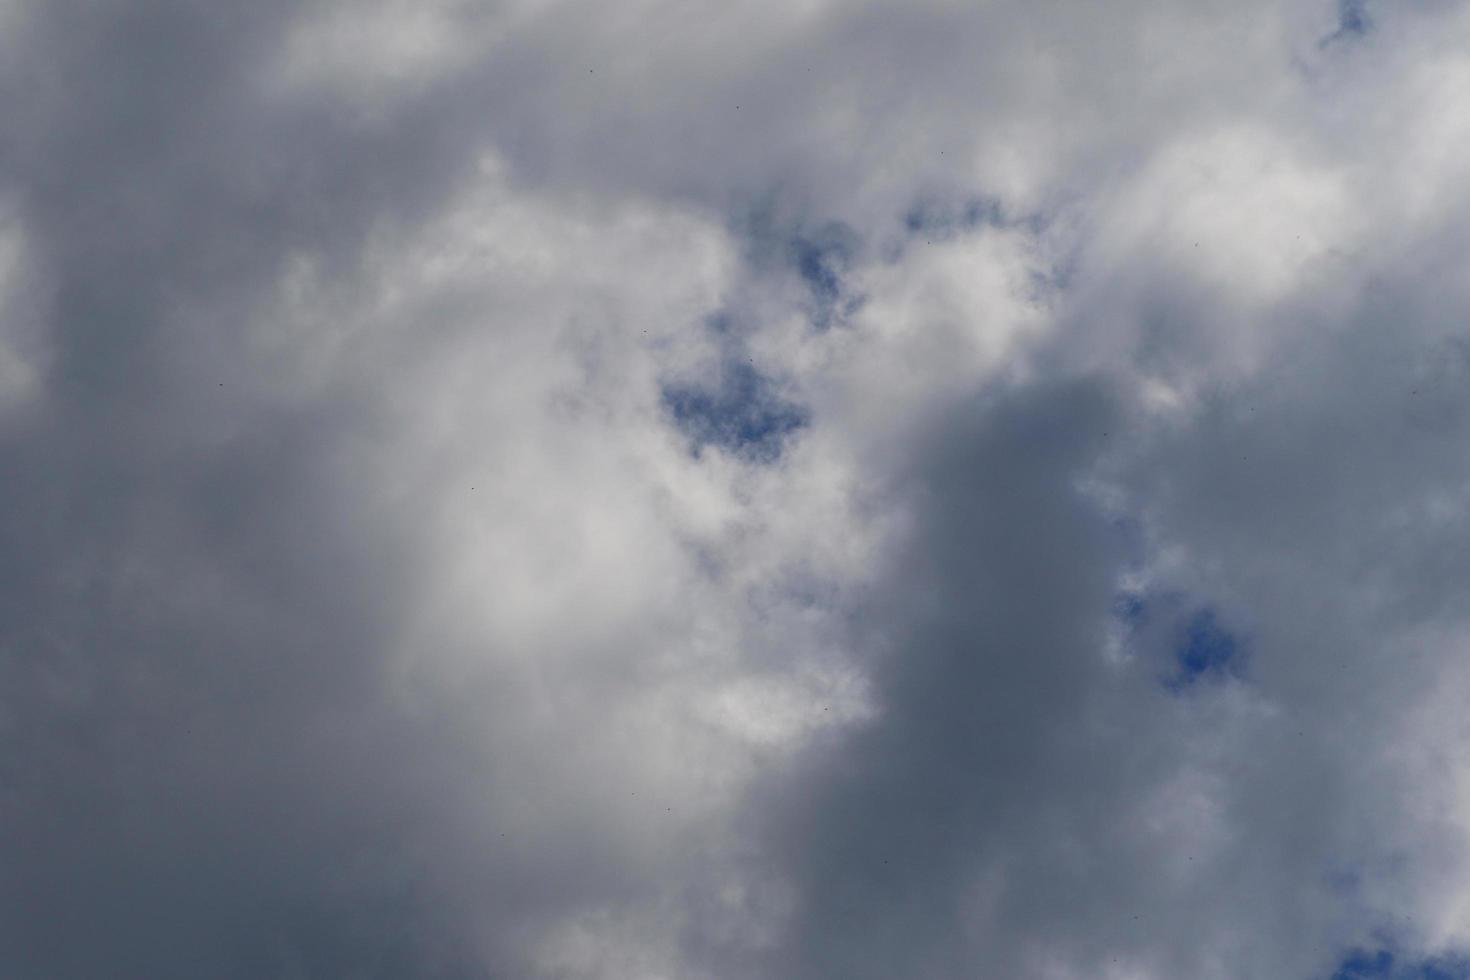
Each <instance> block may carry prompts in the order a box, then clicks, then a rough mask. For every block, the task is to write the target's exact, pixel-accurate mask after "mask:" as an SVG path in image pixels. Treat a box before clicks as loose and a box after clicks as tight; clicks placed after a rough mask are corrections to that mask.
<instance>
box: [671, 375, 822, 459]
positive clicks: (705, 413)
mask: <svg viewBox="0 0 1470 980" xmlns="http://www.w3.org/2000/svg"><path fill="white" fill-rule="evenodd" d="M663 403H664V405H665V407H666V408H667V409H668V410H669V412H670V413H671V414H672V415H673V418H674V422H675V424H677V425H678V427H679V428H680V429H681V430H682V431H683V432H684V433H685V434H686V435H687V436H688V437H689V439H690V441H691V443H692V444H693V449H694V451H695V452H698V451H699V450H700V449H702V448H703V447H705V446H709V445H714V446H718V447H720V448H721V449H724V450H726V451H728V452H731V453H735V454H737V455H741V456H745V457H747V458H752V459H757V460H761V461H764V462H770V461H772V460H774V459H776V458H777V457H778V456H779V455H780V454H781V449H782V447H783V445H784V442H785V440H786V438H787V437H788V436H789V435H790V434H791V433H792V432H795V431H796V430H797V429H800V428H802V427H803V426H805V425H806V424H807V422H808V420H809V416H808V412H807V411H806V409H804V408H803V407H802V406H800V405H797V404H796V403H794V402H792V401H789V400H787V399H785V398H783V397H782V396H781V395H780V393H779V392H778V391H777V390H776V386H775V385H774V384H773V383H772V381H771V380H770V378H768V377H766V376H765V375H763V374H761V373H760V372H759V371H757V370H756V369H755V368H754V367H753V366H751V365H750V364H748V363H745V362H743V361H737V360H727V361H726V362H725V363H724V364H723V365H722V366H721V369H720V375H719V379H718V381H717V382H716V383H715V384H714V385H713V386H706V385H697V384H696V385H666V386H665V387H664V389H663Z"/></svg>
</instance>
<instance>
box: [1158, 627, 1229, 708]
mask: <svg viewBox="0 0 1470 980" xmlns="http://www.w3.org/2000/svg"><path fill="white" fill-rule="evenodd" d="M1174 659H1175V663H1176V666H1177V668H1178V669H1177V670H1176V672H1175V674H1174V675H1173V676H1172V677H1170V678H1169V679H1168V681H1167V682H1166V683H1167V684H1168V686H1169V688H1170V689H1171V690H1181V689H1183V688H1186V687H1189V686H1190V685H1192V684H1195V683H1197V682H1199V681H1201V680H1206V679H1208V680H1223V679H1225V678H1228V677H1232V676H1234V675H1235V674H1236V672H1237V671H1238V668H1239V660H1240V644H1239V642H1238V641H1237V640H1236V637H1235V634H1233V633H1231V632H1230V631H1229V630H1227V629H1225V628H1224V627H1222V626H1221V625H1220V622H1219V620H1218V619H1217V618H1216V616H1215V613H1214V611H1213V610H1211V609H1201V610H1199V611H1198V612H1196V613H1195V614H1194V615H1193V616H1191V617H1190V619H1189V622H1188V623H1187V624H1186V625H1185V626H1184V628H1183V629H1182V630H1181V634H1180V636H1179V637H1178V641H1177V643H1176V645H1175V648H1174Z"/></svg>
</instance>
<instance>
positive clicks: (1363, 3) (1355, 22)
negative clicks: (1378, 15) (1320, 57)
mask: <svg viewBox="0 0 1470 980" xmlns="http://www.w3.org/2000/svg"><path fill="white" fill-rule="evenodd" d="M1372 29H1373V20H1372V18H1370V17H1369V16H1368V0H1337V29H1336V30H1334V31H1333V32H1332V33H1331V34H1329V35H1327V36H1326V37H1324V38H1323V39H1322V40H1321V42H1320V46H1321V47H1324V48H1325V47H1327V46H1328V45H1329V44H1332V43H1333V42H1334V41H1342V40H1345V39H1347V38H1353V37H1362V36H1363V35H1364V34H1367V33H1368V32H1369V31H1370V30H1372Z"/></svg>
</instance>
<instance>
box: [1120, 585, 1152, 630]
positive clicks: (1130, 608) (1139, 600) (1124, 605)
mask: <svg viewBox="0 0 1470 980" xmlns="http://www.w3.org/2000/svg"><path fill="white" fill-rule="evenodd" d="M1113 615H1114V616H1116V617H1118V619H1120V620H1122V621H1123V624H1124V625H1126V626H1128V627H1138V626H1141V625H1142V624H1143V623H1144V621H1145V620H1146V619H1147V618H1148V603H1147V602H1145V601H1144V598H1143V596H1141V595H1139V594H1138V593H1137V592H1120V593H1118V595H1117V596H1116V597H1115V598H1114V599H1113Z"/></svg>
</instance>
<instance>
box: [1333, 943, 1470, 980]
mask: <svg viewBox="0 0 1470 980" xmlns="http://www.w3.org/2000/svg"><path fill="white" fill-rule="evenodd" d="M1331 980H1470V959H1467V958H1465V957H1458V956H1438V957H1434V958H1432V959H1427V960H1420V961H1418V962H1407V963H1406V962H1403V961H1401V960H1400V959H1399V958H1397V957H1395V956H1394V954H1393V953H1392V952H1391V951H1389V950H1386V949H1378V950H1372V951H1370V950H1364V949H1355V950H1353V951H1352V952H1350V953H1349V954H1348V955H1347V957H1346V958H1345V959H1344V960H1343V961H1342V963H1341V964H1339V965H1338V967H1337V970H1336V971H1335V972H1334V973H1333V974H1332V977H1331Z"/></svg>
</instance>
